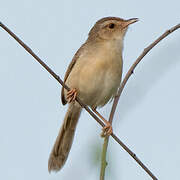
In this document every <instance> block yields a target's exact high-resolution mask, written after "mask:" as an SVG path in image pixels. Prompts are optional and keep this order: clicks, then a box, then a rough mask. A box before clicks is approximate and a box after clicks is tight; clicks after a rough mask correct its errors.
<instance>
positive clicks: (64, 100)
mask: <svg viewBox="0 0 180 180" xmlns="http://www.w3.org/2000/svg"><path fill="white" fill-rule="evenodd" d="M84 46H85V44H83V45H82V46H81V47H80V48H79V50H78V51H77V52H76V54H75V55H74V57H73V59H72V61H71V63H70V64H69V66H68V68H67V71H66V73H65V76H64V83H65V82H66V80H67V78H68V76H69V74H70V73H71V70H72V68H73V67H74V65H75V64H76V61H77V59H78V58H79V55H80V53H81V52H82V50H83V48H84ZM61 101H62V104H63V105H65V104H66V103H67V101H66V99H65V97H64V87H62V89H61Z"/></svg>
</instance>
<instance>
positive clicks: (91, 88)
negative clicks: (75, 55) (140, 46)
mask: <svg viewBox="0 0 180 180" xmlns="http://www.w3.org/2000/svg"><path fill="white" fill-rule="evenodd" d="M87 64H88V65H87ZM121 75H122V61H121V59H120V60H118V61H117V62H112V61H107V62H106V61H103V62H102V61H97V60H94V61H89V62H88V63H87V62H84V61H79V62H77V63H76V65H75V66H74V67H73V70H72V72H71V73H70V75H69V77H68V79H67V82H66V83H67V85H68V86H69V87H70V88H76V89H77V91H78V96H79V98H80V99H81V100H82V101H83V102H84V103H85V104H87V105H88V106H91V107H92V108H94V107H98V106H104V105H105V104H106V103H107V102H108V101H109V100H110V99H111V98H112V97H113V96H114V95H115V94H116V92H117V89H118V87H119V85H120V81H121Z"/></svg>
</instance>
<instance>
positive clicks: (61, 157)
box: [48, 103, 82, 172]
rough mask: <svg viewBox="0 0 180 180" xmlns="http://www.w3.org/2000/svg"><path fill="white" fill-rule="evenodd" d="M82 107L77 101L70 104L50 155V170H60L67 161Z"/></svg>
mask: <svg viewBox="0 0 180 180" xmlns="http://www.w3.org/2000/svg"><path fill="white" fill-rule="evenodd" d="M81 109H82V108H81V107H80V106H79V105H77V104H76V103H71V104H69V107H68V110H67V113H66V116H65V118H64V122H63V125H62V126H61V129H60V131H59V134H58V136H57V138H56V141H55V144H54V147H53V149H52V151H51V154H50V157H49V162H48V170H49V172H51V171H59V170H60V169H61V168H62V167H63V165H64V163H65V162H66V160H67V157H68V154H69V151H70V149H71V145H72V142H73V138H74V133H75V129H76V125H77V122H78V119H79V116H80V113H81Z"/></svg>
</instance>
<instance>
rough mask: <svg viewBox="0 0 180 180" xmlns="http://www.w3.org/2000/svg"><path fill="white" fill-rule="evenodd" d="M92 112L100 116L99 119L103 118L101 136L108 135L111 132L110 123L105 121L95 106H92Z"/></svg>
mask: <svg viewBox="0 0 180 180" xmlns="http://www.w3.org/2000/svg"><path fill="white" fill-rule="evenodd" d="M92 110H93V112H94V113H95V114H96V115H97V116H99V117H100V119H102V120H103V122H104V123H105V126H104V127H103V129H102V130H103V132H102V134H101V136H102V137H105V136H109V135H111V134H112V133H113V130H112V125H111V123H110V122H109V121H107V120H106V119H105V118H104V117H103V116H102V115H101V114H100V113H99V112H98V111H96V108H92Z"/></svg>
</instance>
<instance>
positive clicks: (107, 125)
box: [101, 121, 113, 137]
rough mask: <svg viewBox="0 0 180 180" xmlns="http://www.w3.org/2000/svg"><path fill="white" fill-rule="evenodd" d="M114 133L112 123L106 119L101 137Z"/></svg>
mask: <svg viewBox="0 0 180 180" xmlns="http://www.w3.org/2000/svg"><path fill="white" fill-rule="evenodd" d="M112 133H113V129H112V125H111V123H110V122H109V121H105V126H104V127H103V128H102V133H101V137H107V136H110V135H111V134H112Z"/></svg>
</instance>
